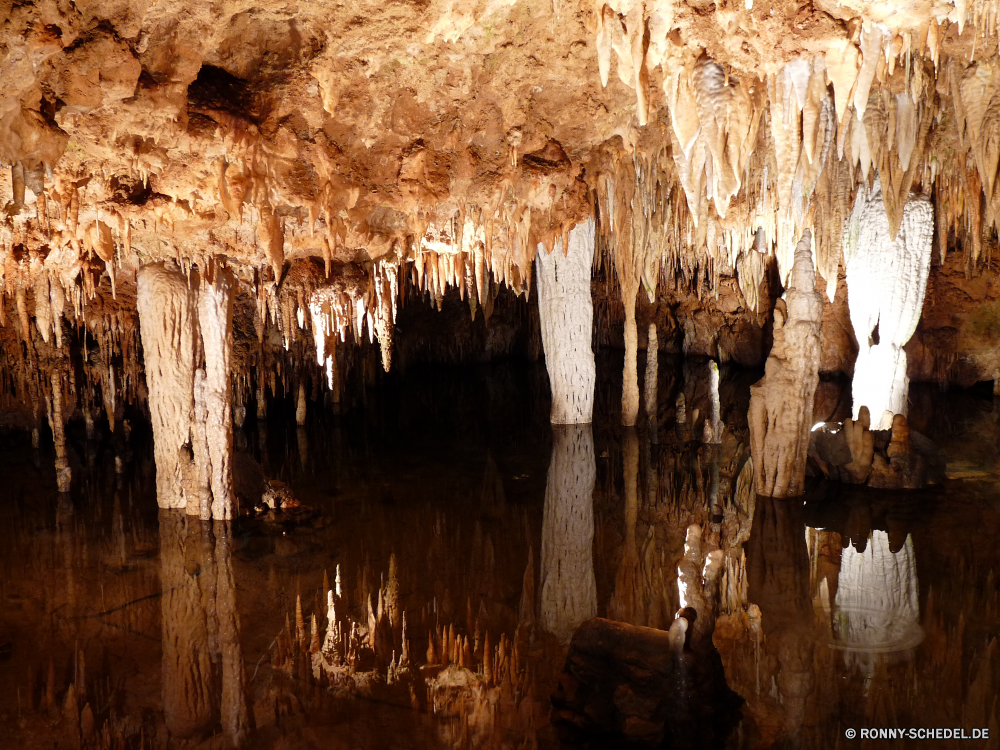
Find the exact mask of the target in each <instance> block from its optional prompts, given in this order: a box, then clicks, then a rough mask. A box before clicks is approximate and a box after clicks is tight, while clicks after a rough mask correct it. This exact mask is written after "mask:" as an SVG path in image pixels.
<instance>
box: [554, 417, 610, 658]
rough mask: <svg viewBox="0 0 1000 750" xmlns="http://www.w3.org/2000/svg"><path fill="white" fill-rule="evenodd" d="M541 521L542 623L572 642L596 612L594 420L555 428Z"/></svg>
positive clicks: (565, 641)
mask: <svg viewBox="0 0 1000 750" xmlns="http://www.w3.org/2000/svg"><path fill="white" fill-rule="evenodd" d="M552 433H553V434H552V463H551V464H549V474H548V481H547V482H546V485H545V510H544V515H543V520H542V561H541V582H542V588H541V624H542V627H543V628H544V629H545V630H546V631H548V632H550V633H553V634H554V635H555V636H556V637H557V638H559V641H560V643H563V644H568V643H569V641H570V639H571V638H572V637H573V632H574V631H575V630H576V628H577V627H578V626H579V625H580V623H582V622H584V621H586V620H589V619H590V618H592V617H594V616H596V614H597V581H596V579H595V577H594V482H595V481H596V478H597V469H596V466H595V463H594V435H593V431H592V428H591V426H590V425H589V424H583V425H565V426H558V427H554V428H553V430H552Z"/></svg>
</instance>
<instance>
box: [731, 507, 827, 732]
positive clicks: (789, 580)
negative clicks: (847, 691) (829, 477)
mask: <svg viewBox="0 0 1000 750" xmlns="http://www.w3.org/2000/svg"><path fill="white" fill-rule="evenodd" d="M802 507H803V506H802V503H801V502H797V501H790V500H778V499H771V498H769V497H758V498H757V501H756V506H755V508H754V519H753V527H752V530H751V532H750V539H749V541H748V542H747V578H748V581H749V587H748V590H747V598H748V599H749V600H750V602H752V603H753V604H756V605H757V606H758V607H759V608H760V611H761V614H762V620H761V622H762V625H763V629H764V635H765V638H766V643H767V653H768V654H770V655H771V656H773V657H775V659H777V667H776V669H775V670H774V673H775V676H776V679H775V683H776V686H777V689H778V699H779V701H780V702H781V704H782V705H783V707H784V715H783V724H784V731H785V732H787V733H788V735H789V736H790V737H792V738H795V737H797V736H798V734H799V732H800V731H801V728H802V726H803V724H804V720H805V713H806V706H807V703H808V701H809V696H810V694H811V693H812V692H813V689H814V687H815V680H814V677H813V669H814V664H813V643H814V633H813V630H812V627H813V613H812V606H811V602H810V599H809V570H810V566H809V551H808V548H807V547H806V535H805V530H806V527H805V521H804V518H803V511H802Z"/></svg>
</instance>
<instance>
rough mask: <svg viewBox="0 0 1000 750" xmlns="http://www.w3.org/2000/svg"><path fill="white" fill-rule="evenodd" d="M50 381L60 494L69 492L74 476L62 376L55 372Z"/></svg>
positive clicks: (50, 417)
mask: <svg viewBox="0 0 1000 750" xmlns="http://www.w3.org/2000/svg"><path fill="white" fill-rule="evenodd" d="M50 380H51V384H52V396H51V408H50V409H49V425H50V426H51V427H52V437H53V440H54V441H55V447H56V487H57V488H58V490H59V492H69V489H70V483H71V482H72V479H73V474H72V470H71V469H70V466H69V458H68V457H67V454H66V417H65V415H64V414H63V383H62V374H61V373H59V372H53V373H52V376H51V379H50Z"/></svg>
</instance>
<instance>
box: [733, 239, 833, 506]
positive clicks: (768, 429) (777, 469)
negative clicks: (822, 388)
mask: <svg viewBox="0 0 1000 750" xmlns="http://www.w3.org/2000/svg"><path fill="white" fill-rule="evenodd" d="M811 244H812V243H811V235H810V233H809V232H808V231H807V232H806V233H805V234H804V235H803V236H802V239H801V240H799V243H798V245H797V246H796V248H795V262H794V264H793V266H792V273H791V283H790V286H789V288H788V291H787V292H785V296H784V299H783V300H781V301H779V304H778V305H777V306H776V307H775V310H774V318H775V321H774V345H773V347H772V348H771V354H770V356H768V358H767V364H766V365H765V370H764V378H763V379H762V380H760V381H759V382H758V383H757V384H756V385H754V386H752V387H751V389H750V392H751V396H750V413H749V424H750V443H751V450H752V453H753V467H754V477H755V480H756V484H757V492H758V494H761V495H766V496H768V497H795V496H797V495H801V494H802V492H803V490H804V482H805V472H806V454H807V451H808V449H809V430H810V428H811V427H812V410H813V396H814V394H815V391H816V385H817V383H818V382H819V361H820V320H821V318H822V315H823V295H822V294H820V293H819V292H817V291H815V281H816V271H815V269H814V267H813V260H812V252H811Z"/></svg>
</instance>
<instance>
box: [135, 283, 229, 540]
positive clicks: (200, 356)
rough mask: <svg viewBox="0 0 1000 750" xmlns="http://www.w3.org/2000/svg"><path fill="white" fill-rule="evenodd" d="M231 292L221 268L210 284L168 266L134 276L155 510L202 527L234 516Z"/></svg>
mask: <svg viewBox="0 0 1000 750" xmlns="http://www.w3.org/2000/svg"><path fill="white" fill-rule="evenodd" d="M235 286H236V282H235V279H234V278H233V276H232V274H231V273H230V272H229V271H228V270H226V269H224V268H216V269H214V273H213V278H212V279H211V281H209V280H208V279H207V278H201V277H199V275H197V274H191V275H190V277H189V276H187V275H185V274H184V273H183V272H182V271H181V270H180V269H179V268H177V266H175V265H174V264H172V263H170V264H168V263H155V264H151V265H147V266H144V267H143V268H141V269H140V270H139V274H138V291H137V299H136V305H137V307H138V310H139V324H140V329H141V332H142V345H143V351H144V353H145V364H146V378H147V384H148V388H149V411H150V416H151V418H152V423H153V438H154V457H155V460H156V487H157V499H158V502H159V504H160V507H161V508H183V509H185V510H186V511H187V513H188V514H189V515H198V516H200V517H201V518H202V519H204V520H208V519H210V518H215V519H216V520H225V519H230V518H232V517H233V516H234V514H235V509H234V503H233V479H232V453H233V426H232V396H231V384H230V378H229V370H230V358H231V355H232V348H233V326H232V323H233V296H234V293H235ZM202 360H203V361H204V366H202Z"/></svg>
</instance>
